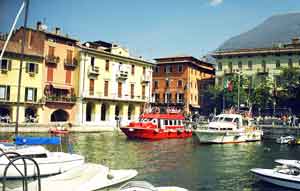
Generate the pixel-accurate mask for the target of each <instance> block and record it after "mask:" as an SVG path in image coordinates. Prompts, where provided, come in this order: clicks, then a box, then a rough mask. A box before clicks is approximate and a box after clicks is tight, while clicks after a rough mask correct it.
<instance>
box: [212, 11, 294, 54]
mask: <svg viewBox="0 0 300 191" xmlns="http://www.w3.org/2000/svg"><path fill="white" fill-rule="evenodd" d="M295 37H300V13H290V14H282V15H275V16H272V17H270V18H268V19H267V20H266V21H264V22H263V23H262V24H260V25H258V26H257V27H255V28H253V29H252V30H250V31H248V32H245V33H242V34H240V35H238V36H235V37H232V38H230V39H229V40H227V41H225V42H224V43H223V44H222V45H221V46H220V47H219V48H218V50H236V49H243V48H268V47H272V46H274V45H276V44H279V43H282V44H284V43H290V42H291V39H292V38H295Z"/></svg>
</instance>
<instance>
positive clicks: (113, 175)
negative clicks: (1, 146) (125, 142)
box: [13, 163, 138, 191]
mask: <svg viewBox="0 0 300 191" xmlns="http://www.w3.org/2000/svg"><path fill="white" fill-rule="evenodd" d="M137 174H138V173H137V171H136V170H130V169H122V170H111V169H109V168H108V167H106V166H103V165H100V164H92V163H85V164H83V165H80V166H78V167H75V168H73V169H72V170H69V171H68V172H65V173H63V174H59V175H56V176H51V177H48V178H42V179H41V188H42V190H43V191H53V190H63V191H83V190H84V191H93V190H98V189H102V188H106V187H109V186H113V185H116V184H119V183H122V182H125V181H127V180H130V179H132V178H134V177H135V176H136V175H137ZM37 184H38V181H34V182H31V183H29V184H28V190H29V191H35V190H37ZM21 190H23V188H16V189H14V190H13V191H21Z"/></svg>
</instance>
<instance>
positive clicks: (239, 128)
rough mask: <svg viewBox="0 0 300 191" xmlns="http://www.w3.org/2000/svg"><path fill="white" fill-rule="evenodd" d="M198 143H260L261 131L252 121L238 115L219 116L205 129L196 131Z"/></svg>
mask: <svg viewBox="0 0 300 191" xmlns="http://www.w3.org/2000/svg"><path fill="white" fill-rule="evenodd" d="M194 133H195V134H196V135H197V137H198V139H199V141H200V143H241V142H250V141H260V140H261V137H262V135H263V132H262V130H260V129H259V128H257V127H255V125H254V123H253V120H251V119H250V118H244V117H243V116H242V115H240V114H220V115H217V116H216V117H215V118H214V119H213V120H212V122H210V123H209V124H208V128H207V129H196V130H194Z"/></svg>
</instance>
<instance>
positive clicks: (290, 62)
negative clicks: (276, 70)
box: [288, 58, 293, 68]
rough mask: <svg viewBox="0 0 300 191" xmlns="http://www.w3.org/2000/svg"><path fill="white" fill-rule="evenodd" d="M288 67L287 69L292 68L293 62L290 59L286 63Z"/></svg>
mask: <svg viewBox="0 0 300 191" xmlns="http://www.w3.org/2000/svg"><path fill="white" fill-rule="evenodd" d="M288 66H289V68H292V67H293V60H292V59H291V58H290V59H289V61H288Z"/></svg>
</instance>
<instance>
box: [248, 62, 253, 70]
mask: <svg viewBox="0 0 300 191" xmlns="http://www.w3.org/2000/svg"><path fill="white" fill-rule="evenodd" d="M252 66H253V64H252V61H251V60H249V61H248V69H249V70H252Z"/></svg>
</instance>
